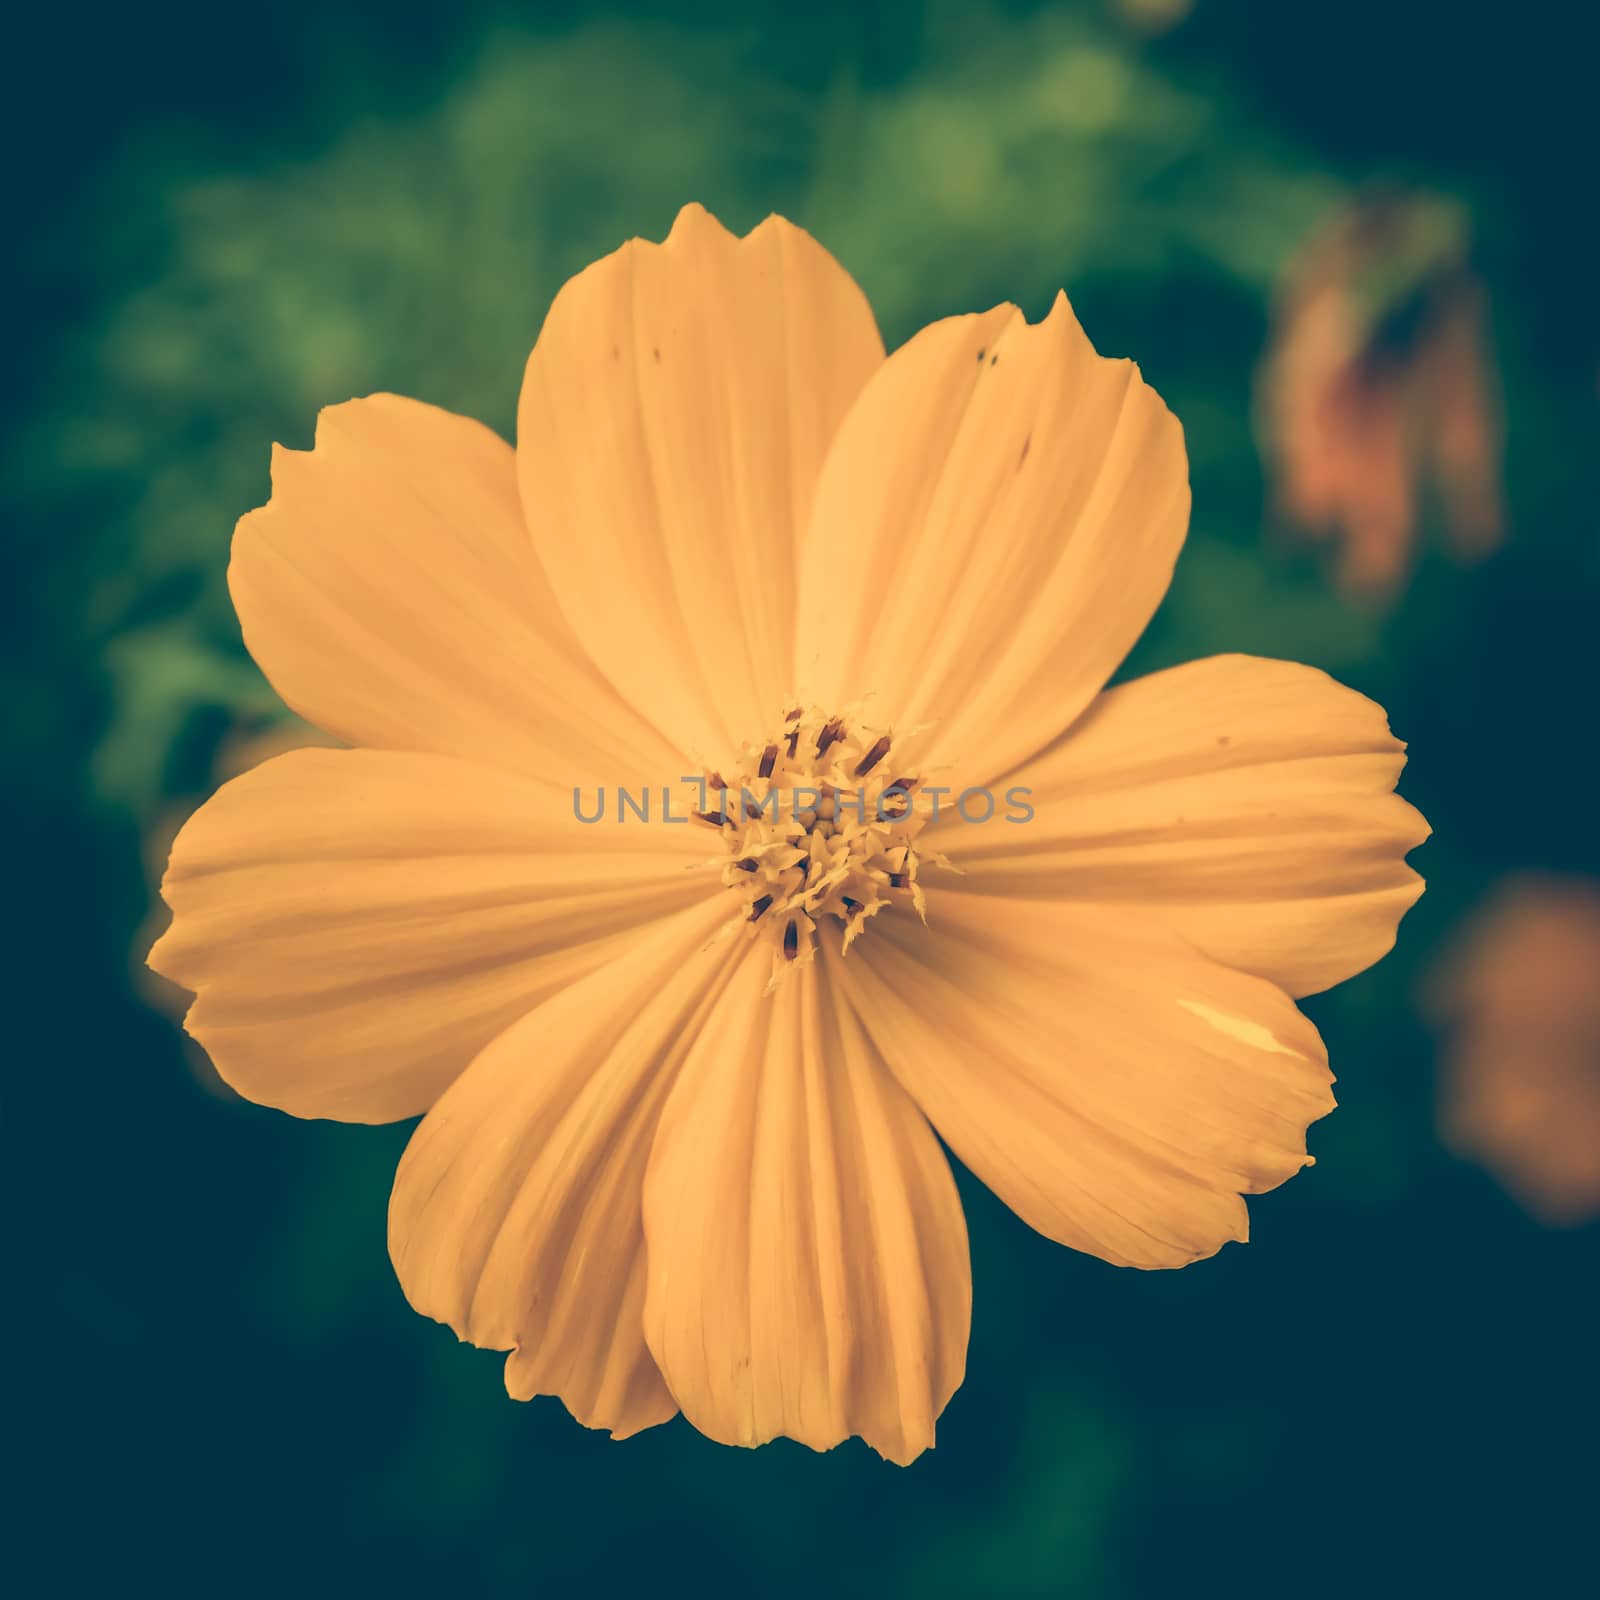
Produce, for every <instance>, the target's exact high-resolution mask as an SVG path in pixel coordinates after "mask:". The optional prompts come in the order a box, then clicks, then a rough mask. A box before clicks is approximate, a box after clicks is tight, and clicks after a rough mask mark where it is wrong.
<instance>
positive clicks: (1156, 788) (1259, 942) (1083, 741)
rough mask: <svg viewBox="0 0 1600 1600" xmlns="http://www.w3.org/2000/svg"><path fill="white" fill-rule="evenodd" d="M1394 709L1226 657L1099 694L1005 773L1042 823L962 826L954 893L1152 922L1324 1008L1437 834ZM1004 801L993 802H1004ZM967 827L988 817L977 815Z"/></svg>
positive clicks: (954, 830)
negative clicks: (1410, 769) (1043, 747)
mask: <svg viewBox="0 0 1600 1600" xmlns="http://www.w3.org/2000/svg"><path fill="white" fill-rule="evenodd" d="M1404 750H1405V746H1404V745H1403V744H1401V743H1400V741H1399V740H1398V739H1396V738H1395V737H1394V736H1393V735H1392V734H1391V733H1390V732H1389V725H1388V722H1387V721H1386V719H1385V717H1384V714H1383V708H1382V707H1381V706H1378V705H1375V704H1374V703H1373V702H1372V701H1371V700H1368V699H1366V698H1365V697H1364V696H1362V695H1359V694H1356V693H1355V692H1354V691H1353V690H1350V689H1346V688H1344V687H1343V686H1342V685H1341V684H1338V683H1335V682H1334V681H1333V679H1332V678H1330V677H1328V676H1327V675H1326V674H1325V673H1322V672H1318V671H1317V670H1316V669H1315V668H1312V667H1303V666H1298V665H1296V664H1295V663H1293V662H1289V661H1266V660H1262V659H1260V658H1257V657H1252V656H1215V657H1213V658H1211V659H1210V660H1207V661H1196V662H1192V663H1190V664H1189V665H1188V666H1183V667H1175V668H1173V669H1172V670H1171V671H1170V672H1158V673H1155V674H1153V675H1152V676H1150V677H1148V678H1140V679H1137V680H1136V681H1135V682H1133V683H1128V684H1124V685H1122V686H1120V687H1119V688H1116V689H1112V690H1110V691H1109V692H1107V693H1106V694H1103V695H1102V696H1101V697H1100V699H1099V700H1098V701H1097V702H1096V703H1095V704H1094V706H1093V707H1092V708H1091V709H1090V710H1089V712H1088V713H1087V714H1086V715H1085V716H1084V717H1083V718H1082V719H1080V721H1079V722H1078V723H1077V724H1076V726H1075V727H1074V728H1073V729H1072V731H1071V732H1070V733H1069V734H1068V735H1067V737H1066V738H1065V739H1063V740H1062V741H1061V743H1060V744H1059V745H1058V746H1056V747H1055V748H1054V749H1052V750H1051V751H1049V752H1048V753H1047V754H1045V755H1044V756H1041V757H1040V758H1039V759H1038V760H1037V761H1035V762H1033V763H1031V764H1030V765H1028V766H1026V767H1024V768H1022V769H1021V770H1020V771H1018V772H1016V773H1014V774H1012V775H1011V777H1010V779H1009V780H1008V782H1009V784H1010V785H1012V786H1014V787H1016V788H1022V789H1027V790H1029V791H1030V793H1029V796H1028V797H1027V801H1026V803H1027V805H1029V806H1031V807H1032V809H1033V812H1034V815H1033V817H1032V818H1031V819H1029V820H1027V821H1024V822H1017V823H1008V822H1006V821H1005V816H1006V815H1007V814H1008V813H1009V814H1011V815H1020V814H1021V806H1020V805H1018V806H1017V807H1014V808H1013V807H1001V808H999V809H997V811H996V815H995V817H994V818H993V819H992V820H990V821H989V822H987V823H984V824H982V825H977V826H971V825H965V824H963V823H962V822H961V820H960V818H959V815H958V814H955V815H951V817H950V823H949V825H948V826H947V825H946V824H945V819H944V818H941V820H940V823H939V825H938V826H937V838H938V843H939V846H940V848H942V849H943V850H944V851H945V853H946V854H947V855H948V856H949V858H950V860H951V861H952V862H953V863H954V864H955V865H957V866H959V867H960V868H961V869H962V871H963V872H964V873H965V874H966V876H965V877H960V878H955V877H952V878H950V879H948V880H945V883H946V884H947V886H948V887H950V888H954V889H971V890H974V891H976V892H978V893H981V894H1004V895H1018V896H1023V897H1026V898H1030V899H1041V900H1051V901H1063V900H1070V901H1075V902H1105V903H1108V904H1110V903H1115V904H1117V905H1121V906H1127V907H1130V908H1132V907H1137V908H1138V909H1140V910H1141V911H1148V912H1149V913H1151V914H1152V915H1153V916H1155V917H1157V918H1158V919H1159V920H1160V921H1162V922H1163V923H1165V924H1166V925H1167V926H1168V927H1170V928H1172V929H1174V930H1176V931H1177V932H1178V933H1180V934H1182V935H1183V936H1184V937H1185V938H1187V939H1189V940H1191V941H1192V942H1193V943H1194V944H1196V945H1198V946H1199V947H1200V948H1201V949H1202V950H1204V951H1205V952H1206V953H1207V954H1208V955H1211V956H1214V957H1215V958H1216V959H1217V960H1218V961H1221V962H1224V963H1225V964H1227V965H1228V966H1231V967H1238V968H1241V969H1242V970H1243V971H1246V972H1253V973H1256V974H1257V975H1259V976H1260V977H1264V978H1270V979H1271V980H1272V981H1273V982H1274V983H1276V984H1277V985H1278V986H1279V987H1280V988H1283V989H1286V990H1288V991H1289V993H1291V994H1296V995H1301V994H1313V993H1315V992H1316V991H1318V990H1320V989H1326V988H1328V987H1329V986H1330V985H1332V984H1335V983H1339V982H1341V981H1342V980H1343V979H1345V978H1348V977H1350V976H1351V975H1352V974H1353V973H1357V972H1360V971H1362V970H1363V969H1364V968H1366V967H1369V966H1371V965H1372V963H1373V962H1374V961H1376V960H1377V959H1378V958H1379V957H1380V956H1381V955H1383V954H1384V952H1385V951H1387V950H1388V949H1389V948H1390V947H1391V946H1392V945H1393V944H1394V938H1395V928H1396V926H1397V925H1398V923H1399V921H1400V918H1401V917H1402V916H1403V915H1404V913H1405V912H1406V910H1407V908H1408V907H1409V906H1410V905H1411V904H1412V902H1413V901H1414V900H1415V899H1416V898H1417V896H1418V895H1419V894H1421V892H1422V880H1421V879H1420V878H1419V877H1418V876H1417V875H1416V873H1415V872H1413V871H1412V870H1411V869H1410V868H1409V867H1408V866H1407V865H1406V864H1405V854H1406V851H1408V850H1410V849H1412V848H1413V847H1414V846H1416V845H1418V844H1420V843H1421V842H1422V841H1423V840H1424V839H1425V838H1427V836H1428V825H1427V823H1425V822H1424V821H1423V820H1422V818H1421V817H1420V816H1419V815H1418V813H1417V812H1416V811H1415V810H1413V808H1412V807H1411V806H1409V805H1407V804H1406V802H1405V801H1404V800H1402V799H1401V798H1400V797H1399V796H1398V795H1396V794H1394V793H1393V792H1392V791H1393V789H1394V785H1395V780H1396V778H1398V776H1399V774H1400V769H1401V767H1403V766H1404V765H1405V755H1404ZM997 798H998V797H997ZM970 809H972V810H976V809H977V807H976V805H975V804H974V806H973V807H972V808H970Z"/></svg>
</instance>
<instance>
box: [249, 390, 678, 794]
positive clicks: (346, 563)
mask: <svg viewBox="0 0 1600 1600" xmlns="http://www.w3.org/2000/svg"><path fill="white" fill-rule="evenodd" d="M228 584H229V588H230V589H231V590H232V593H233V602H234V606H235V608H236V609H237V610H238V613H239V621H240V624H241V626H242V627H243V629H244V638H245V644H246V645H247V646H248V647H249V650H250V653H251V655H253V656H254V657H255V659H256V662H257V663H258V665H259V666H260V667H261V670H262V671H263V672H265V673H266V675H267V677H268V678H270V679H271V680H272V685H273V687H274V688H275V689H276V690H277V691H278V693H279V694H280V695H282V696H283V698H284V700H285V701H287V702H288V704H289V705H290V706H292V707H293V708H294V709H295V710H296V711H298V712H299V713H300V715H301V716H303V717H304V718H306V720H307V721H309V722H313V723H315V724H316V725H317V726H318V727H321V728H325V729H326V730H327V731H328V732H329V733H331V734H334V735H335V736H336V737H338V738H340V739H343V740H345V741H346V742H348V743H350V744H356V745H370V746H374V747H377V748H379V749H395V750H427V751H432V752H435V753H438V754H441V755H457V756H466V757H470V758H471V759H474V760H480V761H485V762H489V763H491V764H495V765H503V766H508V767H513V768H517V769H519V770H522V771H528V772H533V773H536V774H545V775H551V776H555V775H559V776H560V777H561V779H562V781H564V782H570V783H578V782H582V781H585V780H591V781H598V782H609V783H619V782H627V781H630V780H632V779H633V775H634V774H635V773H637V772H639V771H640V769H646V771H647V773H648V781H650V782H652V783H654V782H668V781H670V780H671V778H673V777H675V776H676V775H677V765H676V764H677V761H678V759H679V758H678V756H677V755H676V754H675V753H673V751H672V749H671V747H670V746H669V745H667V744H665V743H664V742H663V741H662V740H660V739H659V738H657V737H656V736H655V735H654V734H652V733H651V732H650V730H649V729H647V728H646V727H645V726H644V725H643V724H642V723H641V722H640V721H639V719H638V717H636V716H635V715H634V714H633V713H632V712H631V711H629V710H628V709H627V707H626V706H624V705H623V704H622V702H621V701H620V700H619V699H618V698H617V696H616V694H615V693H614V692H613V691H612V690H611V688H610V687H609V686H608V685H607V684H606V683H605V681H604V680H603V679H602V678H601V677H600V676H599V675H598V674H597V673H596V672H595V670H594V668H593V667H592V666H590V665H589V664H588V662H587V660H586V659H585V657H584V654H583V651H582V649H581V647H580V646H579V645H578V643H577V641H576V639H575V638H574V637H573V635H572V631H571V629H569V628H568V627H567V625H566V623H565V622H564V621H563V620H562V619H561V615H560V613H559V611H558V610H557V609H556V606H555V602H554V601H553V599H552V598H551V595H550V590H549V585H548V584H547V583H546V582H545V580H544V577H543V575H542V574H541V572H540V571H539V566H538V562H537V561H536V560H535V559H534V554H533V551H532V549H531V547H530V546H529V543H528V535H527V530H526V529H525V528H524V526H523V523H522V511H521V507H520V505H519V502H518V498H517V480H516V462H515V457H514V454H513V452H512V449H511V447H510V445H508V444H507V443H506V442H505V441H504V440H503V439H500V438H498V437H497V436H496V435H495V434H493V433H491V432H490V430H489V429H487V428H485V427H483V426H482V425H481V424H480V423H477V422H473V421H471V420H469V419H468V418H466V417H458V416H453V415H452V414H451V413H450V412H448V411H440V410H438V409H437V408H435V407H433V406H427V405H422V404H420V403H419V402H417V401H415V400H404V399H401V398H399V397H398V396H396V395H387V394H380V395H373V396H371V397H370V398H368V399H365V400H352V401H350V402H349V403H348V404H347V405H339V406H330V407H328V408H327V409H326V410H325V411H323V412H322V413H321V415H320V416H319V417H318V419H317V437H316V447H315V449H313V450H310V451H301V450H283V449H278V450H275V451H274V452H273V458H272V499H271V500H270V502H269V503H268V504H267V505H265V506H263V507H261V509H260V510H258V511H252V512H250V514H249V515H248V516H246V517H244V518H243V519H241V521H240V523H239V526H238V530H237V531H236V533H235V534H234V540H233V561H232V564H231V566H230V567H229V569H228ZM663 771H664V772H665V775H664V776H660V777H658V776H657V774H658V773H661V772H663ZM637 781H644V778H643V777H641V778H640V779H638V780H637Z"/></svg>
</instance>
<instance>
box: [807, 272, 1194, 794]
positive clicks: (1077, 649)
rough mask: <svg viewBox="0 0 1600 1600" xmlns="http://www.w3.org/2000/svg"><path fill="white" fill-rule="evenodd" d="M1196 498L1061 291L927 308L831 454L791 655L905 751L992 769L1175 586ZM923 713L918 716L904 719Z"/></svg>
mask: <svg viewBox="0 0 1600 1600" xmlns="http://www.w3.org/2000/svg"><path fill="white" fill-rule="evenodd" d="M1188 515H1189V484H1188V466H1187V462H1186V459H1185V456H1184V449H1183V435H1182V431H1181V430H1180V428H1179V427H1178V424H1177V422H1176V421H1175V420H1174V419H1173V417H1172V414H1171V413H1170V412H1169V411H1168V410H1167V408H1166V407H1165V406H1164V405H1163V404H1162V403H1161V401H1160V399H1159V398H1158V397H1157V396H1156V394H1155V393H1154V391H1153V390H1151V389H1149V388H1147V387H1146V386H1145V384H1144V383H1143V382H1142V381H1141V379H1140V377H1139V373H1138V369H1137V368H1136V367H1134V366H1133V364H1132V363H1131V362H1127V361H1107V360H1104V359H1102V358H1101V357H1099V356H1097V355H1096V354H1095V352H1094V349H1093V347H1092V346H1091V345H1090V343H1089V341H1088V339H1087V338H1086V337H1085V336H1084V333H1083V330H1082V329H1081V328H1080V327H1079V326H1078V323H1077V320H1076V318H1075V317H1074V316H1073V314H1072V310H1071V308H1070V307H1069V306H1068V304H1067V301H1066V297H1065V296H1061V297H1059V298H1058V299H1057V301H1056V304H1055V307H1054V309H1053V310H1052V311H1051V313H1050V315H1049V316H1048V317H1047V318H1046V319H1045V321H1044V322H1042V323H1040V324H1039V325H1038V326H1036V327H1030V326H1029V325H1028V324H1027V322H1026V321H1025V320H1024V319H1023V317H1022V314H1021V313H1020V312H1019V311H1017V310H1016V309H1015V308H1014V307H1012V306H1001V307H998V308H996V309H995V310H993V311H989V312H985V313H984V314H983V315H981V316H968V317H954V318H951V319H950V320H948V321H945V322H938V323H935V324H933V326H931V327H929V328H925V329H924V330H923V331H922V332H921V333H920V334H918V335H917V336H916V337H915V338H914V339H912V340H911V341H910V343H909V344H907V345H905V346H904V347H903V348H902V349H900V350H897V351H896V352H895V353H894V355H893V356H891V357H890V358H889V360H888V361H887V362H885V363H884V365H883V366H882V367H881V368H880V369H879V371H878V373H877V375H876V376H875V377H874V378H873V379H872V381H871V383H869V384H868V386H867V388H866V390H865V391H864V393H863V394H862V397H861V401H860V403H859V404H858V405H857V406H856V407H855V409H854V410H853V411H852V412H851V414H850V417H849V419H848V421H847V422H846V424H845V426H844V427H843V428H842V429H841V430H840V433H839V437H838V439H837V440H836V441H835V443H834V447H833V449H832V450H831V451H830V452H829V455H828V459H827V462H826V464H825V465H824V467H823V472H822V479H821V482H820V484H819V485H818V488H817V498H816V504H815V505H814V507H813V508H812V520H811V534H810V537H809V539H808V541H807V543H806V547H805V558H804V562H803V564H802V568H801V576H800V602H799V604H800V620H799V624H798V627H799V636H798V640H797V645H796V652H797V653H796V672H797V682H798V684H799V688H800V698H802V699H804V700H806V701H809V702H813V703H815V704H818V705H824V706H833V705H845V704H851V703H854V702H855V701H857V700H858V699H862V698H863V697H867V698H866V704H867V705H869V706H870V707H871V708H872V710H873V713H874V720H876V721H877V722H879V723H880V724H893V725H894V727H895V729H896V731H897V732H899V731H900V730H905V732H906V736H905V738H903V739H899V740H897V745H896V751H897V757H898V759H899V760H901V761H904V762H905V763H906V764H907V765H908V766H911V767H913V768H920V769H922V770H923V771H926V770H927V769H928V768H929V767H933V768H936V769H937V768H941V767H943V766H945V765H946V764H948V765H950V766H951V768H952V769H953V770H957V771H959V772H960V773H961V776H962V780H963V781H964V782H968V783H974V784H981V783H983V782H985V781H986V780H988V779H990V778H992V777H994V776H996V775H998V774H1000V773H1002V772H1005V771H1007V770H1009V769H1010V768H1011V767H1013V766H1015V765H1017V764H1018V763H1019V762H1021V761H1024V760H1026V759H1027V758H1028V757H1029V756H1031V755H1033V754H1034V753H1035V752H1036V751H1038V750H1040V749H1042V748H1043V747H1044V746H1045V745H1047V744H1049V743H1050V742H1051V741H1052V740H1053V739H1054V738H1055V737H1056V736H1057V735H1058V734H1059V733H1060V732H1061V731H1062V729H1063V728H1065V727H1066V726H1067V725H1068V724H1069V723H1071V721H1072V720H1073V718H1074V717H1076V716H1077V715H1078V713H1079V712H1080V711H1082V709H1083V708H1084V707H1085V706H1086V705H1087V704H1088V703H1089V701H1090V700H1091V699H1092V698H1093V697H1094V695H1095V694H1096V693H1098V692H1099V690H1100V689H1101V688H1102V687H1103V686H1104V684H1105V681H1106V679H1107V678H1108V677H1109V676H1110V674H1111V673H1112V671H1113V670H1114V669H1115V668H1116V666H1117V664H1118V663H1119V662H1120V661H1121V660H1122V658H1123V656H1124V655H1125V654H1126V653H1127V651H1128V649H1129V647H1130V646H1131V645H1132V644H1133V642H1134V641H1135V640H1136V639H1137V638H1138V636H1139V634H1140V632H1141V631H1142V630H1143V628H1144V626H1145V624H1146V622H1148V621H1149V619H1150V615H1151V613H1152V612H1153V611H1154V610H1155V608H1156V605H1157V603H1158V602H1159V601H1160V599H1161V596H1162V595H1163V594H1164V593H1165V592H1166V588H1167V584H1168V581H1169V579H1170V578H1171V575H1172V567H1173V563H1174V561H1175V560H1176V559H1177V555H1178V550H1179V547H1180V546H1181V545H1182V543H1183V536H1184V530H1185V528H1186V526H1187V523H1188ZM922 724H930V725H931V726H930V727H929V729H928V731H927V733H926V734H925V735H923V736H920V743H918V742H917V738H918V736H916V735H913V734H912V733H911V732H910V730H912V729H914V728H916V727H918V726H919V725H922Z"/></svg>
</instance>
